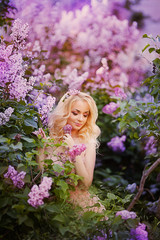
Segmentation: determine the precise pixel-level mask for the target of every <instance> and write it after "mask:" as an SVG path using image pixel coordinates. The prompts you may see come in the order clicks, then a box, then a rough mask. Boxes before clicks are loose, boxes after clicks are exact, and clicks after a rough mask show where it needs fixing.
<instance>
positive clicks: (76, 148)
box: [68, 143, 86, 162]
mask: <svg viewBox="0 0 160 240" xmlns="http://www.w3.org/2000/svg"><path fill="white" fill-rule="evenodd" d="M85 150H86V145H85V144H83V143H82V144H75V145H73V147H72V148H71V149H70V150H69V151H68V153H69V155H70V157H71V161H73V162H74V161H75V157H76V156H78V155H81V153H82V152H84V151H85Z"/></svg>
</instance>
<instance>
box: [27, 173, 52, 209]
mask: <svg viewBox="0 0 160 240" xmlns="http://www.w3.org/2000/svg"><path fill="white" fill-rule="evenodd" d="M52 182H53V181H52V178H51V177H43V179H42V182H41V184H40V185H39V187H38V186H37V185H33V187H32V188H31V191H30V193H29V194H28V196H29V197H30V198H29V199H28V203H29V204H30V205H31V206H33V207H35V208H37V207H38V206H40V205H42V204H44V202H43V199H44V198H48V197H49V193H48V191H49V190H50V189H51V186H52Z"/></svg>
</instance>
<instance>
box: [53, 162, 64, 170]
mask: <svg viewBox="0 0 160 240" xmlns="http://www.w3.org/2000/svg"><path fill="white" fill-rule="evenodd" d="M52 163H53V161H52ZM53 170H54V171H55V172H58V173H61V172H62V171H63V170H64V168H63V167H62V166H60V165H59V164H54V165H53Z"/></svg>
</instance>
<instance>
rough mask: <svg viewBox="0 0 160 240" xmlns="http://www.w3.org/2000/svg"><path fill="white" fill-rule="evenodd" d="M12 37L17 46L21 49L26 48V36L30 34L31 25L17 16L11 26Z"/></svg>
mask: <svg viewBox="0 0 160 240" xmlns="http://www.w3.org/2000/svg"><path fill="white" fill-rule="evenodd" d="M11 30H12V33H11V35H10V36H11V38H12V39H13V41H14V42H15V44H16V47H17V48H18V49H19V50H20V49H23V48H24V44H25V38H26V37H27V36H28V32H29V25H28V24H27V23H25V24H22V20H21V19H19V18H17V19H16V20H15V21H14V23H13V26H12V28H11Z"/></svg>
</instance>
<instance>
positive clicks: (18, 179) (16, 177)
mask: <svg viewBox="0 0 160 240" xmlns="http://www.w3.org/2000/svg"><path fill="white" fill-rule="evenodd" d="M25 175H26V172H24V171H21V172H20V173H18V172H17V171H16V170H15V169H14V167H12V166H11V165H9V167H8V172H7V173H5V174H4V177H5V178H10V179H11V180H12V181H13V184H14V186H15V187H18V188H22V187H23V186H24V182H23V181H22V180H23V179H24V177H25Z"/></svg>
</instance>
